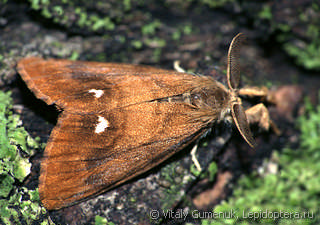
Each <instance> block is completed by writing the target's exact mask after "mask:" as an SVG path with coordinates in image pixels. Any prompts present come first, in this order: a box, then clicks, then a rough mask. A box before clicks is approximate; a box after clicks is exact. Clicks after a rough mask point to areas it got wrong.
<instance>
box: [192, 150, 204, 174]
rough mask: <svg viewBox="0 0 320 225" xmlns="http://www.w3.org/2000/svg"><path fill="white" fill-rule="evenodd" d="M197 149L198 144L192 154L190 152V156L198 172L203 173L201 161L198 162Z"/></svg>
mask: <svg viewBox="0 0 320 225" xmlns="http://www.w3.org/2000/svg"><path fill="white" fill-rule="evenodd" d="M197 149H198V144H195V145H194V146H193V148H192V150H191V152H190V155H191V159H192V161H193V163H194V165H195V166H196V168H197V170H198V171H199V172H201V171H202V168H201V165H200V163H199V161H198V159H197V156H196V152H197Z"/></svg>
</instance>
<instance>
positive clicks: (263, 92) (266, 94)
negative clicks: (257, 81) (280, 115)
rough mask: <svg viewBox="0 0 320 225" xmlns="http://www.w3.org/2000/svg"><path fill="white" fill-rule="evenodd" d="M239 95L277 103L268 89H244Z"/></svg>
mask: <svg viewBox="0 0 320 225" xmlns="http://www.w3.org/2000/svg"><path fill="white" fill-rule="evenodd" d="M239 95H242V96H243V95H245V96H248V97H249V98H254V97H258V98H261V100H264V101H267V102H270V103H275V99H274V96H273V94H272V92H270V91H269V89H268V88H267V87H243V88H241V89H240V90H239Z"/></svg>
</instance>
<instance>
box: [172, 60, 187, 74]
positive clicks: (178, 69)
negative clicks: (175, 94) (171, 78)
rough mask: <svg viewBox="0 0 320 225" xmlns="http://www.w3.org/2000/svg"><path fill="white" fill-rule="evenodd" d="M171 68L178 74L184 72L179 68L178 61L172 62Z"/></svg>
mask: <svg viewBox="0 0 320 225" xmlns="http://www.w3.org/2000/svg"><path fill="white" fill-rule="evenodd" d="M173 68H174V69H175V71H177V72H179V73H185V72H186V71H185V70H184V69H183V68H182V67H181V66H180V61H179V60H176V61H174V62H173Z"/></svg>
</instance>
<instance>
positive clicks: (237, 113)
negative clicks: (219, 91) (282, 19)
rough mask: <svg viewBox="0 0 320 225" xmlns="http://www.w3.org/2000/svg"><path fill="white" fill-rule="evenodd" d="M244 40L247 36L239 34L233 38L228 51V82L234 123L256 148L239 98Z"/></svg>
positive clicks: (247, 140)
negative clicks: (241, 50) (240, 64)
mask: <svg viewBox="0 0 320 225" xmlns="http://www.w3.org/2000/svg"><path fill="white" fill-rule="evenodd" d="M244 40H245V36H244V35H243V34H242V33H239V34H238V35H237V36H235V37H234V38H233V40H232V42H231V44H230V47H229V51H228V66H227V81H228V87H229V92H230V96H231V99H230V109H231V115H232V118H233V121H234V123H235V125H236V126H237V128H238V130H239V132H240V134H241V136H242V137H243V138H244V139H245V140H246V142H247V143H248V144H249V145H250V146H251V147H252V148H254V146H255V141H254V139H253V136H252V133H251V130H250V126H249V123H248V120H247V116H246V113H245V111H244V109H243V107H242V103H241V99H240V98H239V97H238V86H239V83H240V70H239V52H240V46H241V43H242V42H243V41H244Z"/></svg>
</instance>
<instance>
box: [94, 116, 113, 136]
mask: <svg viewBox="0 0 320 225" xmlns="http://www.w3.org/2000/svg"><path fill="white" fill-rule="evenodd" d="M109 126H110V123H109V121H108V120H106V119H105V118H104V117H103V116H98V123H97V126H96V130H95V133H97V134H99V133H101V132H103V131H104V130H105V129H106V128H107V127H109Z"/></svg>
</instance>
